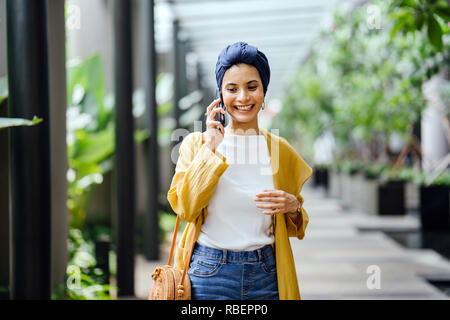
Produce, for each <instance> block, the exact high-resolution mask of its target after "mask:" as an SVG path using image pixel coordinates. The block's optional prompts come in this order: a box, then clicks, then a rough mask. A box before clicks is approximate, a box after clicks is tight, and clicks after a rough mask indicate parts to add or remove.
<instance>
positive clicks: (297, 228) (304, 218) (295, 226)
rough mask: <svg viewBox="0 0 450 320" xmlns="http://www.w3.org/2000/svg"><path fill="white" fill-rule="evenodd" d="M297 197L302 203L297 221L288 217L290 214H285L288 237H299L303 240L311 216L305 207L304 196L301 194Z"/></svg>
mask: <svg viewBox="0 0 450 320" xmlns="http://www.w3.org/2000/svg"><path fill="white" fill-rule="evenodd" d="M296 198H297V200H298V201H299V202H300V204H301V209H300V211H301V214H300V217H299V218H297V219H296V222H297V223H294V221H292V219H291V218H289V217H288V214H285V220H286V227H287V232H288V237H297V238H298V239H300V240H302V239H303V238H304V237H305V230H306V226H307V225H308V222H309V216H308V213H307V212H306V210H305V209H304V208H303V202H304V199H303V197H302V196H301V195H300V194H299V195H297V196H296Z"/></svg>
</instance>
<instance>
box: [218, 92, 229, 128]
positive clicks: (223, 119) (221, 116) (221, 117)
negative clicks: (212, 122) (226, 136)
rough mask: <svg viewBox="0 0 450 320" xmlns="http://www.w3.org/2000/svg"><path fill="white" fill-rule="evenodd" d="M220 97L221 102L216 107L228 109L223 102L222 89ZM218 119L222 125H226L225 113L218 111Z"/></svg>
mask: <svg viewBox="0 0 450 320" xmlns="http://www.w3.org/2000/svg"><path fill="white" fill-rule="evenodd" d="M219 97H220V102H219V104H218V105H217V107H216V108H222V109H224V110H225V111H226V110H227V109H226V108H225V105H224V104H223V97H222V92H220V91H219ZM216 121H220V123H222V125H223V126H224V127H225V115H224V114H223V113H221V112H218V113H217V114H216Z"/></svg>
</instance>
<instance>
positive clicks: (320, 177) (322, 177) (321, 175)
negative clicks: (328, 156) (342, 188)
mask: <svg viewBox="0 0 450 320" xmlns="http://www.w3.org/2000/svg"><path fill="white" fill-rule="evenodd" d="M314 186H316V187H320V186H322V187H324V188H325V189H326V190H328V166H327V165H326V164H319V165H316V166H314Z"/></svg>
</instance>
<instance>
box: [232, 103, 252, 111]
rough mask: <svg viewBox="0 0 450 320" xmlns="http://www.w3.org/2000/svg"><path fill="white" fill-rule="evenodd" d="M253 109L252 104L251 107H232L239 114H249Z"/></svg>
mask: <svg viewBox="0 0 450 320" xmlns="http://www.w3.org/2000/svg"><path fill="white" fill-rule="evenodd" d="M254 107H255V105H254V104H252V105H246V106H234V109H235V110H237V111H239V112H249V111H251V110H252V109H253V108H254Z"/></svg>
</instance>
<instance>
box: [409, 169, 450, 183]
mask: <svg viewBox="0 0 450 320" xmlns="http://www.w3.org/2000/svg"><path fill="white" fill-rule="evenodd" d="M429 174H430V173H429V172H426V171H420V172H418V173H416V174H415V176H414V182H415V183H416V184H418V185H420V186H444V187H450V170H448V169H447V170H445V171H444V172H442V173H440V174H439V175H438V176H437V177H434V178H433V179H432V180H430V179H429Z"/></svg>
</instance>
